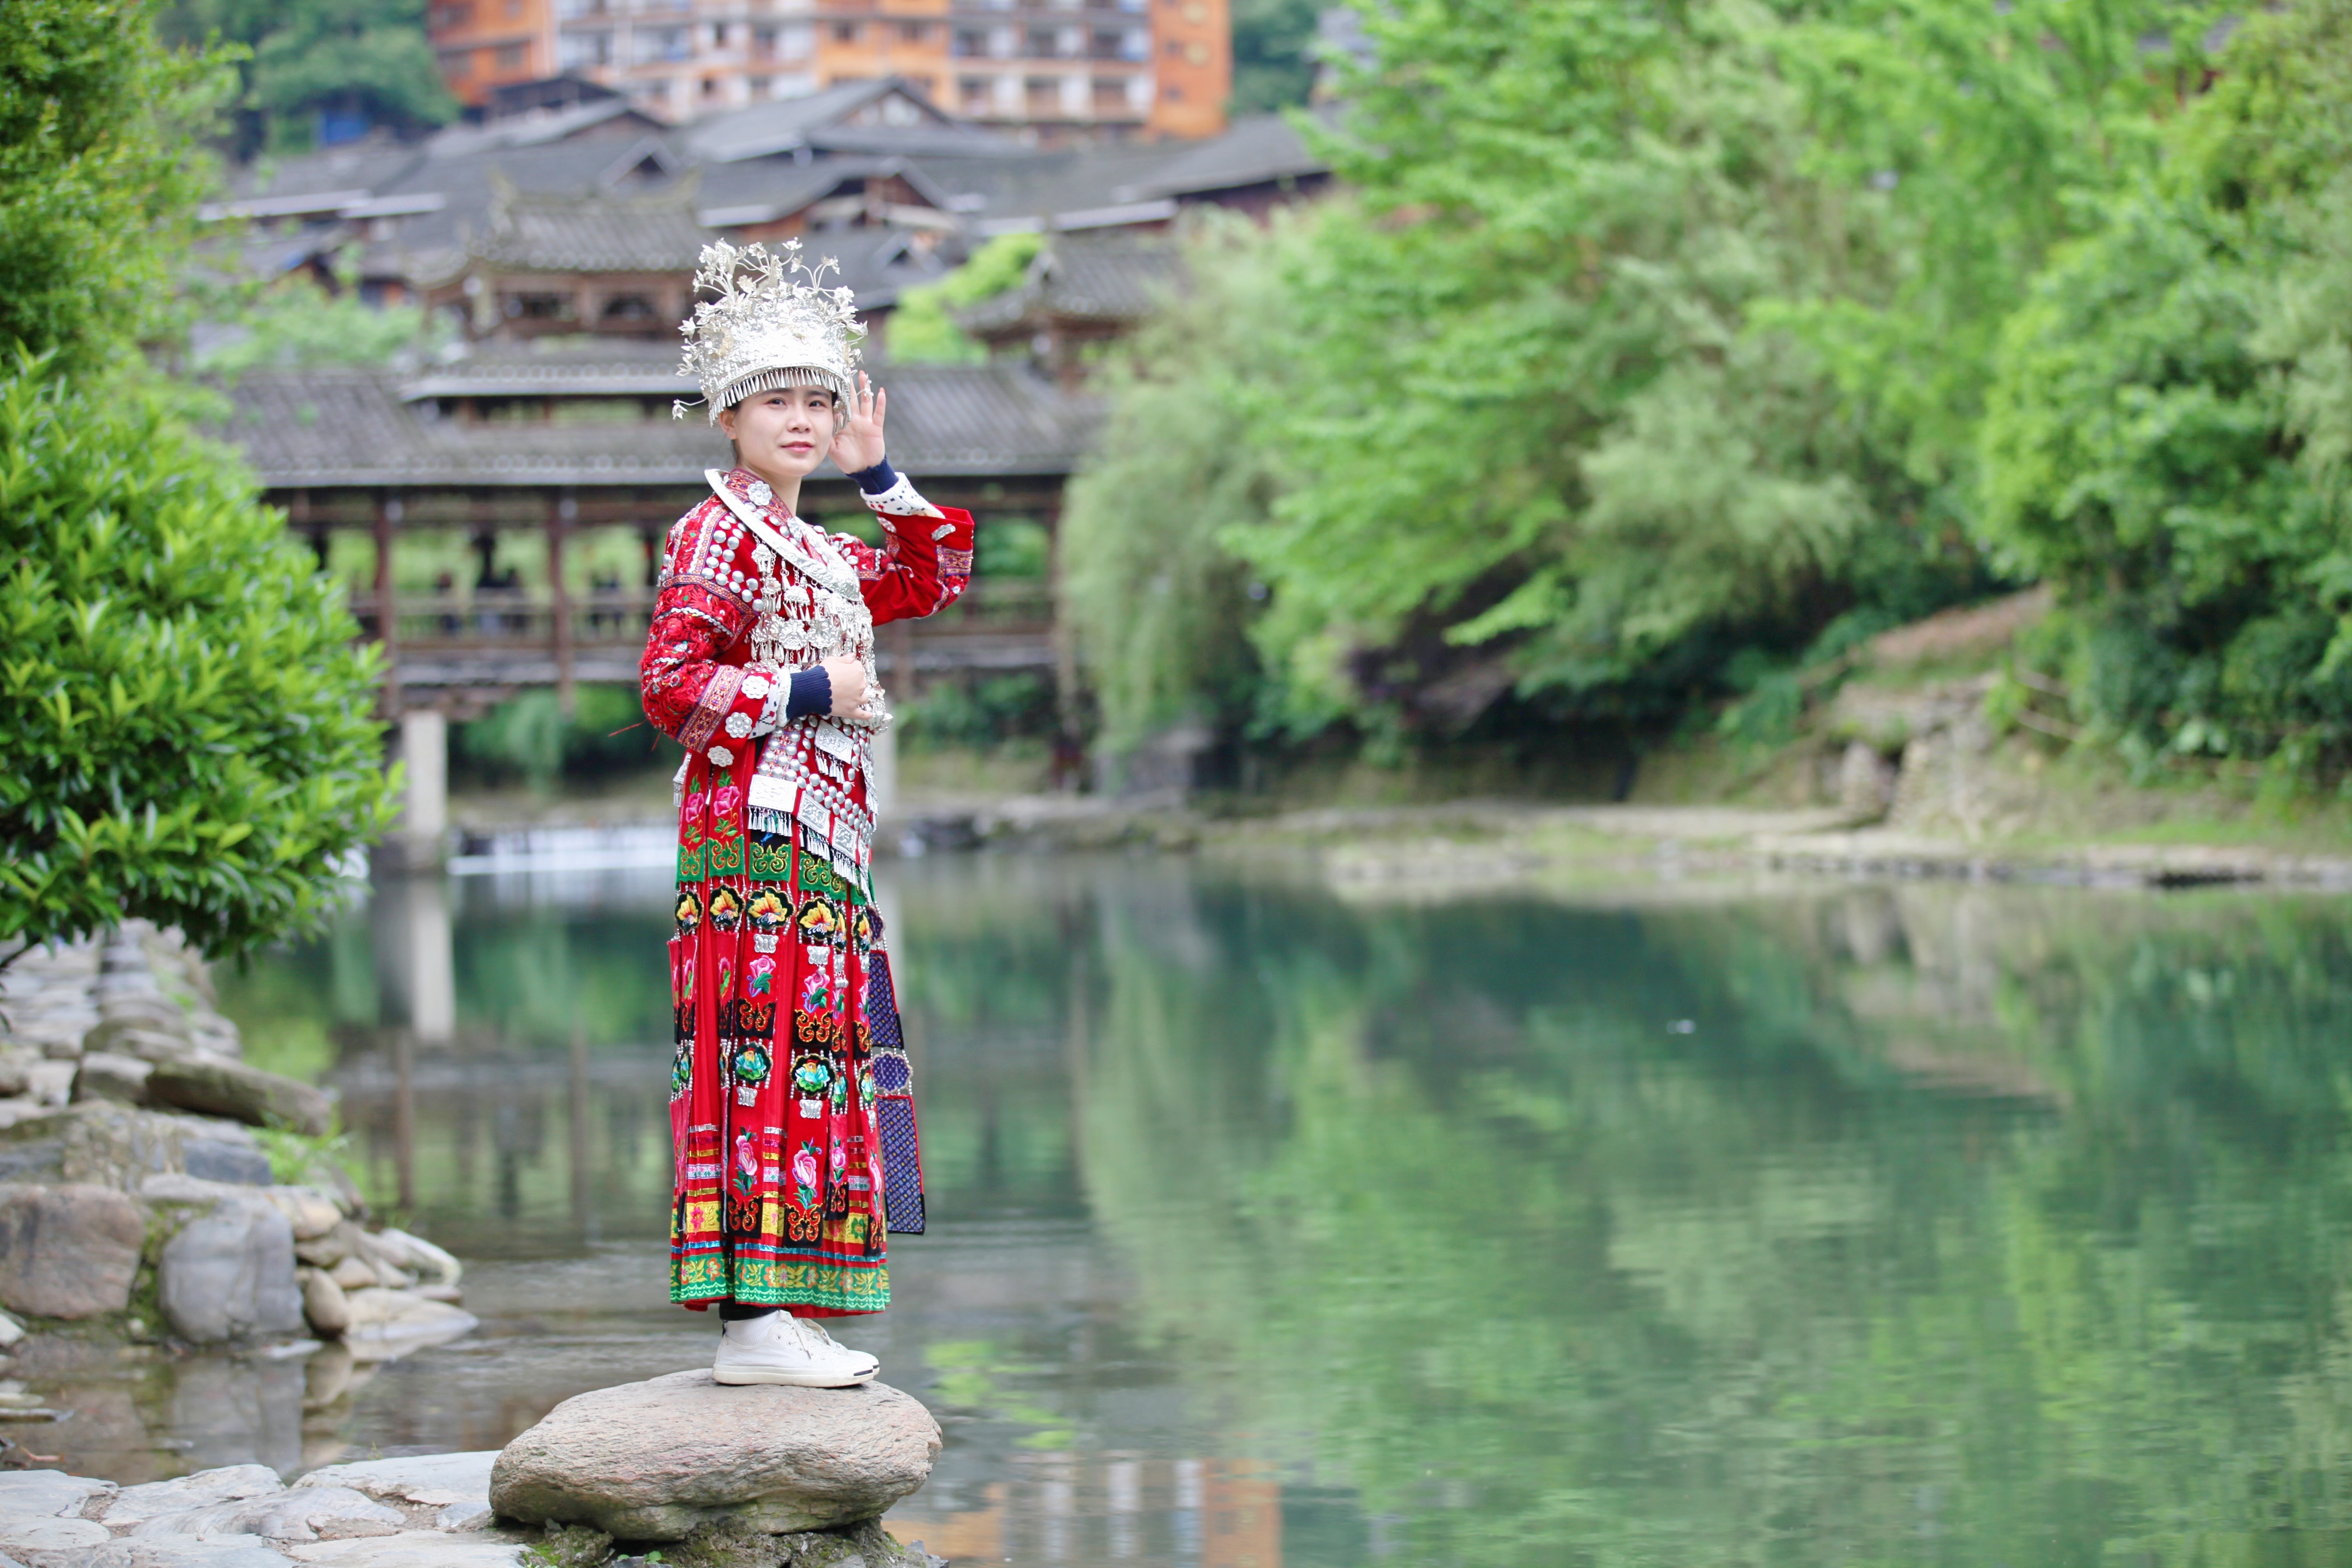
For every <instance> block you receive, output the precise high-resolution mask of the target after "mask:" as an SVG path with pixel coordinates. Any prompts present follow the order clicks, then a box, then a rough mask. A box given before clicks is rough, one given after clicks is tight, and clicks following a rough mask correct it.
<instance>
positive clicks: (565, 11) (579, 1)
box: [556, 0, 612, 22]
mask: <svg viewBox="0 0 2352 1568" xmlns="http://www.w3.org/2000/svg"><path fill="white" fill-rule="evenodd" d="M611 11H612V5H611V4H610V0H563V4H562V5H560V6H558V7H557V8H556V15H557V16H562V18H563V19H564V20H565V21H567V22H570V21H576V20H578V19H579V18H581V17H583V16H608V15H610V14H611Z"/></svg>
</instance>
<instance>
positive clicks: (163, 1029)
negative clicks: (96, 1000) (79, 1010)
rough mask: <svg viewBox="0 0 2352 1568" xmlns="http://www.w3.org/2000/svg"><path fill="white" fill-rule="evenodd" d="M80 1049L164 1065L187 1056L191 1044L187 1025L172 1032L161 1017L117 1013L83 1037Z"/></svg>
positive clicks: (85, 1052) (87, 1052)
mask: <svg viewBox="0 0 2352 1568" xmlns="http://www.w3.org/2000/svg"><path fill="white" fill-rule="evenodd" d="M81 1048H82V1052H83V1054H84V1055H88V1054H89V1053H90V1052H92V1051H104V1052H107V1053H109V1054H110V1055H114V1056H124V1057H137V1058H140V1059H141V1060H142V1061H149V1062H163V1061H170V1060H171V1059H172V1058H173V1057H183V1056H185V1055H187V1054H188V1051H189V1049H190V1045H189V1040H188V1037H187V1034H186V1030H185V1027H184V1026H183V1027H182V1028H180V1029H173V1028H170V1027H168V1026H165V1024H164V1021H163V1020H162V1019H160V1018H147V1017H142V1016H138V1015H136V1014H117V1015H115V1016H111V1017H109V1018H106V1019H104V1020H102V1021H101V1022H100V1023H99V1024H98V1025H97V1026H95V1027H93V1028H91V1029H90V1030H89V1032H87V1033H86V1034H84V1035H83V1036H82V1037H81Z"/></svg>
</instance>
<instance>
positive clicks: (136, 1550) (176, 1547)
mask: <svg viewBox="0 0 2352 1568" xmlns="http://www.w3.org/2000/svg"><path fill="white" fill-rule="evenodd" d="M25 1568H46V1565H45V1564H39V1563H26V1565H25ZM72 1568H286V1559H285V1558H284V1557H282V1556H280V1555H278V1552H276V1551H275V1550H274V1549H272V1547H271V1546H270V1544H269V1543H268V1542H266V1541H264V1540H262V1539H261V1537H259V1536H257V1535H207V1536H205V1537H203V1538H201V1539H199V1538H198V1537H196V1536H193V1535H158V1536H152V1537H150V1538H149V1539H147V1540H144V1541H142V1540H141V1539H140V1538H139V1537H137V1536H135V1535H134V1536H131V1537H129V1538H128V1539H125V1540H121V1541H117V1542H114V1543H113V1544H112V1545H110V1546H100V1547H96V1548H93V1549H91V1550H89V1551H88V1552H84V1553H83V1554H82V1555H81V1556H79V1557H77V1558H75V1559H74V1561H73V1563H72Z"/></svg>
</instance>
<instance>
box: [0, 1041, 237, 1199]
mask: <svg viewBox="0 0 2352 1568" xmlns="http://www.w3.org/2000/svg"><path fill="white" fill-rule="evenodd" d="M52 1067H53V1068H58V1069H59V1070H60V1071H62V1072H64V1074H65V1076H66V1079H67V1081H68V1082H69V1081H70V1080H71V1079H72V1076H73V1069H72V1068H69V1067H68V1066H66V1065H65V1064H63V1063H48V1064H45V1066H44V1068H43V1069H42V1070H47V1068H52ZM59 1087H60V1089H62V1088H63V1087H64V1086H63V1085H62V1084H61V1085H60V1086H59ZM212 1144H218V1145H220V1146H221V1152H222V1154H223V1155H224V1156H226V1157H228V1158H230V1159H233V1160H234V1161H236V1163H239V1164H242V1165H245V1166H247V1167H248V1170H247V1175H246V1176H245V1177H244V1178H241V1179H251V1180H258V1181H264V1182H266V1181H268V1179H269V1176H268V1170H269V1163H268V1160H266V1159H263V1158H262V1156H261V1152H260V1151H259V1150H258V1149H257V1148H256V1147H255V1146H254V1142H253V1134H251V1133H250V1132H247V1131H246V1130H245V1129H244V1128H242V1127H239V1126H236V1124H235V1123H233V1122H226V1121H199V1120H198V1119H196V1118H194V1117H191V1116H181V1115H177V1114H173V1113H170V1112H165V1111H156V1110H140V1109H138V1108H137V1107H135V1106H130V1105H122V1104H119V1103H117V1102H115V1101H112V1100H84V1101H83V1102H82V1103H80V1104H79V1105H70V1106H67V1107H65V1108H64V1109H62V1110H53V1111H50V1112H48V1113H47V1114H46V1115H41V1116H30V1117H26V1118H23V1119H21V1120H19V1121H15V1122H13V1123H11V1124H9V1125H7V1126H5V1127H0V1182H44V1183H57V1182H89V1183H93V1184H96V1185H99V1186H102V1187H115V1188H118V1189H120V1190H121V1191H123V1192H126V1193H132V1192H137V1191H139V1190H140V1184H142V1182H144V1181H146V1180H148V1179H149V1178H151V1177H152V1176H155V1175H159V1174H166V1173H177V1172H181V1171H185V1170H187V1169H189V1168H190V1154H189V1152H190V1151H191V1150H192V1149H194V1148H196V1147H198V1146H200V1145H212ZM253 1163H257V1164H258V1165H259V1168H260V1172H259V1174H258V1175H257V1176H255V1175H252V1174H251V1173H250V1171H249V1166H250V1165H251V1164H253ZM214 1166H215V1167H216V1168H215V1169H214V1171H213V1173H214V1174H215V1175H219V1174H225V1173H226V1169H225V1167H222V1162H221V1161H218V1160H215V1162H214ZM197 1173H198V1174H199V1175H203V1174H205V1172H204V1171H199V1172H197Z"/></svg>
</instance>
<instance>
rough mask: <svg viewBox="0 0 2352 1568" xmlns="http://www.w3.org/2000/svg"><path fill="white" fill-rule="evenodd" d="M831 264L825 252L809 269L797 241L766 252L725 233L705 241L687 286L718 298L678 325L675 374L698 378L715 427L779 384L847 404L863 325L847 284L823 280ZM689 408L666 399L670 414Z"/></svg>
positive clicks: (852, 396) (854, 383)
mask: <svg viewBox="0 0 2352 1568" xmlns="http://www.w3.org/2000/svg"><path fill="white" fill-rule="evenodd" d="M829 268H835V269H837V267H836V263H835V262H834V261H833V259H832V258H826V259H824V260H823V261H820V262H818V263H817V264H816V265H815V266H814V267H811V266H809V265H808V264H807V263H806V262H804V261H803V260H802V259H801V242H800V241H799V240H797V239H788V240H786V241H784V243H783V244H782V246H781V247H778V248H777V249H776V250H775V251H770V250H769V249H768V247H766V246H764V245H756V244H755V245H749V246H743V247H736V246H734V245H730V244H729V243H728V242H727V241H726V240H723V239H722V240H719V241H717V242H716V243H714V244H710V245H706V246H704V247H702V262H701V265H700V266H699V267H698V268H695V273H694V285H695V288H696V289H698V290H707V291H709V293H711V294H714V295H716V296H717V298H715V299H709V300H702V301H700V302H699V303H698V304H697V305H696V306H695V307H694V314H693V315H691V316H689V317H688V318H687V319H686V320H685V321H681V322H679V323H678V328H677V330H678V331H679V333H680V334H681V335H682V336H683V337H684V338H685V339H686V357H685V359H684V360H683V361H682V362H681V363H679V365H678V374H681V375H690V376H692V377H694V379H695V380H696V381H697V382H698V384H700V385H701V387H702V401H703V403H704V404H705V405H706V407H707V411H708V414H709V419H710V422H711V423H712V424H714V425H716V424H717V423H719V410H720V409H722V408H732V407H733V406H734V405H736V404H738V403H740V402H741V401H742V400H743V399H744V398H746V397H749V396H751V395H752V394H753V393H756V392H770V391H772V390H774V389H775V388H777V387H780V386H822V387H824V388H825V389H826V390H827V391H829V392H831V393H832V394H833V395H835V397H838V398H840V399H841V400H842V401H843V402H844V403H848V402H851V401H853V400H854V399H855V397H856V391H857V361H858V354H859V345H861V344H862V343H863V342H865V341H866V329H865V328H864V327H861V326H859V325H858V324H857V311H856V301H855V300H854V299H853V298H852V296H851V294H850V292H849V290H848V289H827V288H824V287H823V286H822V284H823V282H824V274H825V272H826V270H827V269H829ZM793 273H798V274H800V277H799V278H797V279H795V278H793V276H791V275H792V274H793ZM686 408H687V405H686V404H685V403H684V402H678V403H674V404H672V405H670V416H671V417H673V418H677V417H681V416H684V414H685V412H686Z"/></svg>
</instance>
